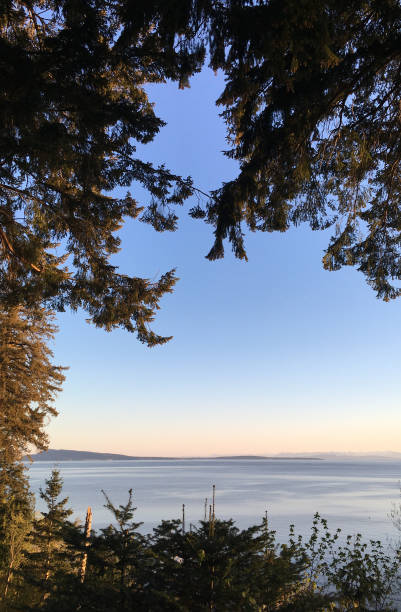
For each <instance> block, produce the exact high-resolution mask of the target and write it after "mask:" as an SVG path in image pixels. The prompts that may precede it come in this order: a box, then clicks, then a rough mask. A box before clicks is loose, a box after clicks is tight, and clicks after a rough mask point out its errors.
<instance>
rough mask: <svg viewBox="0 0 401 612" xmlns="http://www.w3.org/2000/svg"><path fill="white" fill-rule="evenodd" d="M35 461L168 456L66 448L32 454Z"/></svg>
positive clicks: (102, 459)
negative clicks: (133, 454) (93, 451)
mask: <svg viewBox="0 0 401 612" xmlns="http://www.w3.org/2000/svg"><path fill="white" fill-rule="evenodd" d="M31 457H32V459H33V460H34V461H91V460H92V461H113V460H114V461H128V460H135V459H166V457H133V456H131V455H119V454H117V453H92V452H90V451H75V450H65V449H50V450H48V451H44V452H43V453H36V454H34V455H31Z"/></svg>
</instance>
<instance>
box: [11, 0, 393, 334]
mask: <svg viewBox="0 0 401 612" xmlns="http://www.w3.org/2000/svg"><path fill="white" fill-rule="evenodd" d="M400 27H401V7H400V6H399V2H397V1H396V0H381V1H380V2H379V1H377V0H350V1H347V2H345V1H343V0H324V1H322V2H316V1H315V0H302V1H298V0H297V1H295V0H219V1H217V0H174V1H173V2H168V3H166V2H161V1H160V0H146V1H145V0H139V1H137V2H135V3H134V2H130V1H129V0H110V1H108V2H107V3H106V2H104V0H91V1H90V2H86V3H84V4H83V3H77V2H76V1H75V0H36V1H35V0H32V1H27V0H14V1H11V0H8V1H7V2H5V3H3V4H2V6H1V9H0V65H1V69H2V75H3V80H2V89H1V97H0V129H1V139H0V298H1V300H2V303H3V304H4V305H16V304H24V305H27V306H30V305H32V304H37V303H38V302H42V303H43V301H44V302H45V303H46V304H47V306H50V307H51V308H54V309H57V310H63V309H64V308H66V307H72V308H73V309H76V308H79V307H82V308H84V309H85V310H86V311H87V312H88V313H89V315H90V317H91V319H92V321H93V322H94V323H95V324H96V325H98V326H101V327H104V328H106V329H112V328H113V327H115V326H123V327H125V328H126V329H128V330H129V331H135V332H136V333H137V334H138V337H139V339H140V340H141V341H143V342H145V343H147V344H148V345H153V344H158V343H162V342H165V341H166V340H167V338H163V337H161V336H158V335H157V334H155V333H154V332H153V331H151V330H150V328H149V324H150V323H151V321H152V320H153V318H154V314H155V311H156V310H157V309H158V307H159V300H160V298H161V297H162V296H163V295H164V294H165V293H166V292H169V291H171V290H172V288H173V285H174V283H175V281H176V277H175V274H174V271H173V270H170V271H167V272H166V273H165V274H163V275H162V276H161V277H160V279H159V280H158V281H156V282H154V281H151V280H149V279H144V278H138V277H129V276H126V275H123V274H121V273H119V271H118V269H117V268H116V267H114V266H113V265H111V263H110V256H111V255H113V254H114V253H116V252H117V251H118V249H119V245H120V241H119V238H118V236H117V235H116V232H117V230H118V229H119V228H120V227H121V225H122V224H123V222H124V219H125V218H128V217H131V218H138V217H139V218H140V219H141V220H143V221H146V222H148V223H151V224H152V225H153V227H154V228H155V230H157V231H165V230H168V231H172V230H174V229H176V225H177V215H176V212H175V211H174V206H175V205H177V204H178V205H179V204H182V203H183V202H184V201H185V200H186V199H187V198H189V197H190V196H191V195H192V194H193V192H194V189H195V187H194V186H193V184H192V182H191V179H189V178H185V177H184V178H183V177H181V176H179V175H178V174H174V173H173V172H171V171H169V170H168V169H167V168H166V167H164V166H160V167H154V166H152V165H151V164H150V163H148V162H147V161H146V160H144V159H142V158H139V157H138V156H137V154H136V145H137V144H138V143H140V144H146V143H148V142H150V141H151V140H152V139H153V138H154V137H155V136H156V134H157V132H158V131H159V129H160V128H161V127H162V126H163V121H161V119H160V118H158V117H157V116H156V114H155V111H154V109H153V106H152V104H151V101H150V100H149V99H148V95H147V93H146V91H145V86H146V84H147V83H162V82H165V81H166V80H173V81H176V82H177V83H178V84H179V86H180V87H184V86H186V85H187V84H188V82H189V78H190V77H191V76H192V75H194V74H195V73H196V72H197V71H199V70H201V68H202V66H203V65H204V64H205V63H206V62H209V64H210V66H211V67H212V68H213V69H214V70H220V71H222V73H223V74H224V76H225V88H224V91H223V92H222V93H221V96H220V97H219V99H218V100H217V103H218V105H219V106H220V108H221V110H222V115H223V118H224V121H225V122H226V125H227V137H228V141H229V147H230V148H229V150H228V151H226V155H228V156H229V157H231V158H233V159H235V160H237V161H238V162H239V164H240V170H239V174H238V176H237V177H236V178H235V179H234V180H232V181H229V182H227V183H225V184H223V185H222V186H221V187H219V188H217V189H215V190H214V191H211V192H210V196H208V195H207V194H206V199H205V201H204V205H203V206H200V205H199V204H196V205H195V206H192V208H191V210H190V214H191V215H192V216H193V217H203V218H205V219H206V221H207V222H209V223H210V224H212V226H213V228H214V232H215V242H214V245H213V247H212V249H211V251H210V253H209V254H208V257H209V259H216V258H219V257H222V256H223V254H224V250H223V244H224V240H226V239H228V240H229V241H230V242H231V244H232V246H233V249H234V252H235V255H236V256H237V257H240V258H246V251H245V245H244V229H245V227H246V226H247V227H248V228H249V229H250V230H252V231H256V230H260V231H267V232H271V231H285V230H287V229H288V228H289V227H290V226H291V225H292V224H294V225H298V224H299V223H301V222H308V223H309V224H310V225H311V227H312V229H322V228H328V227H330V226H331V227H333V229H334V233H333V236H332V238H331V240H330V243H329V245H328V249H327V251H326V253H325V255H324V265H325V267H326V268H328V269H331V270H333V269H338V268H340V267H341V266H344V265H353V266H356V267H357V268H358V269H359V270H361V271H362V272H363V273H364V274H365V275H366V277H367V281H368V282H369V283H370V284H371V285H372V287H373V288H374V289H375V290H376V292H377V294H378V296H379V297H382V298H384V299H385V300H388V299H390V298H394V297H397V296H398V295H400V293H401V289H400V287H399V284H397V281H399V280H400V279H401V265H400V264H401V260H400V244H401V234H400V231H401V212H400V205H399V196H400V191H401V175H400V167H399V166H400V154H401V153H400V151H401V149H400V107H399V99H400V93H401V92H400V89H401V76H400V74H401V67H400V66H401V64H400V55H401V51H400V49H401V45H400V37H401V33H400ZM137 184H141V185H142V186H143V187H145V189H146V190H147V191H148V193H149V199H148V201H147V202H145V204H144V203H143V202H137V201H136V199H135V198H134V197H133V196H131V195H130V193H129V192H127V193H126V194H125V195H120V196H116V195H115V194H116V193H117V191H118V190H119V191H118V192H120V191H121V188H123V189H128V188H129V187H130V186H131V185H134V188H135V185H137ZM209 187H211V186H202V188H204V189H205V190H207V189H209ZM56 244H60V247H59V249H55V245H56Z"/></svg>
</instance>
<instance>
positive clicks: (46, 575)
mask: <svg viewBox="0 0 401 612" xmlns="http://www.w3.org/2000/svg"><path fill="white" fill-rule="evenodd" d="M45 484H46V486H45V488H44V489H42V488H40V490H39V496H40V498H41V500H42V501H43V502H44V503H45V504H46V510H45V511H42V512H41V513H40V516H39V517H38V518H35V519H34V521H33V528H32V531H31V534H30V542H29V543H30V549H31V552H30V553H29V554H28V561H27V563H26V566H25V568H24V569H25V573H26V575H27V577H29V582H30V583H31V585H32V587H34V588H35V591H36V601H32V604H33V608H34V607H35V605H36V606H37V607H41V606H43V604H44V602H45V601H46V599H47V598H48V597H49V596H50V595H51V592H52V590H55V589H57V584H58V580H59V579H60V576H62V575H63V574H64V573H70V572H72V571H74V570H76V569H77V556H76V555H75V554H74V553H73V552H72V551H71V550H70V549H69V547H68V544H67V541H68V538H67V532H68V530H69V528H70V526H71V525H70V522H69V521H68V518H69V517H70V516H71V514H72V510H70V509H69V508H67V507H66V506H67V503H68V497H65V498H61V499H60V496H61V493H62V488H63V480H62V478H61V476H60V472H59V471H58V470H57V469H53V470H52V473H51V476H50V478H48V479H47V480H46V481H45Z"/></svg>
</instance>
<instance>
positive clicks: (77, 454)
mask: <svg viewBox="0 0 401 612" xmlns="http://www.w3.org/2000/svg"><path fill="white" fill-rule="evenodd" d="M31 459H32V461H34V462H42V461H43V462H46V461H47V462H53V461H194V460H205V461H206V460H209V461H211V460H213V461H217V460H226V461H227V460H235V461H240V460H243V461H244V460H249V461H251V460H255V461H323V458H322V457H310V456H309V457H303V456H294V457H291V456H283V457H279V456H272V457H270V456H264V455H224V456H217V457H143V456H132V455H120V454H117V453H96V452H91V451H73V450H64V449H60V450H57V449H51V450H48V451H44V452H42V453H35V454H33V455H31ZM29 460H30V459H29V457H24V461H29Z"/></svg>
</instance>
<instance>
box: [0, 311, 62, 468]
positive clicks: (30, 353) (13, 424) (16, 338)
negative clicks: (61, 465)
mask: <svg viewBox="0 0 401 612" xmlns="http://www.w3.org/2000/svg"><path fill="white" fill-rule="evenodd" d="M56 329H57V328H56V327H55V325H54V323H53V316H52V314H51V313H48V312H46V311H45V310H44V309H43V308H33V309H31V310H28V309H26V308H22V307H13V308H11V309H10V310H4V309H0V406H1V410H0V448H1V449H2V453H3V456H2V460H3V461H4V462H9V463H13V462H15V461H19V460H20V459H21V457H22V455H23V454H24V453H26V452H28V451H29V450H30V449H31V448H32V447H36V448H37V449H39V450H43V449H45V448H46V447H47V436H46V433H45V431H44V427H45V425H46V424H47V419H48V417H50V416H54V415H56V414H57V411H56V409H55V408H54V405H53V401H54V399H55V396H56V394H57V392H58V391H60V389H61V383H62V382H63V380H64V375H63V373H62V370H63V368H61V367H59V366H55V365H54V364H53V363H52V357H53V354H52V351H51V350H50V348H49V346H48V343H49V341H50V340H51V339H52V338H53V336H54V333H55V331H56Z"/></svg>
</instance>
